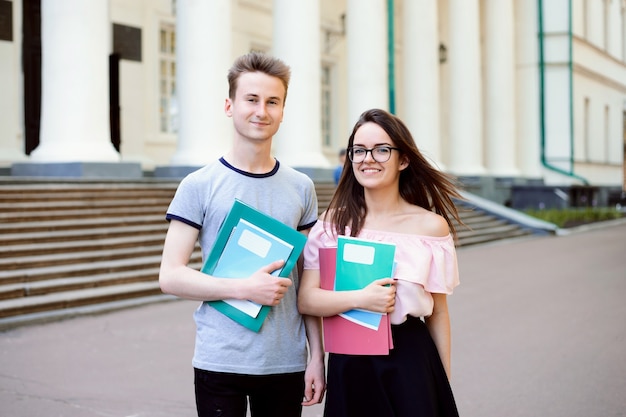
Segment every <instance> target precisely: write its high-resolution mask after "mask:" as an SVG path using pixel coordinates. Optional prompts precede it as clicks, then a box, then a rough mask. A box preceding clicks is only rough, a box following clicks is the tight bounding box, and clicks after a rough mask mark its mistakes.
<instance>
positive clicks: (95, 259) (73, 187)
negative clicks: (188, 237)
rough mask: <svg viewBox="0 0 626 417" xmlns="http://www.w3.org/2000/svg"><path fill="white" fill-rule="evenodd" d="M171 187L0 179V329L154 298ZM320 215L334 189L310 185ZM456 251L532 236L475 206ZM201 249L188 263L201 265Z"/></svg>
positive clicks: (145, 183)
mask: <svg viewBox="0 0 626 417" xmlns="http://www.w3.org/2000/svg"><path fill="white" fill-rule="evenodd" d="M177 185H178V181H150V180H145V181H137V182H122V181H111V182H106V181H98V182H89V181H77V182H63V183H57V182H54V183H52V182H39V183H35V182H9V181H5V182H4V183H0V329H2V328H8V327H13V326H16V325H19V324H21V323H25V322H32V321H41V320H46V319H48V320H49V319H52V318H56V317H65V316H68V315H73V314H84V313H86V312H90V311H101V310H103V309H107V308H120V306H125V305H133V304H138V303H145V302H149V301H161V300H163V299H167V298H171V297H169V296H165V295H163V294H162V292H161V290H160V288H159V285H158V271H159V264H160V261H161V252H162V248H163V241H164V238H165V233H166V230H167V222H166V221H165V211H166V209H167V206H168V204H169V202H170V200H171V199H172V197H173V195H174V192H175V190H176V186H177ZM316 188H317V193H318V199H319V207H320V212H321V211H322V210H324V209H325V208H326V207H327V205H328V203H329V201H330V198H331V196H332V194H333V192H334V188H335V187H334V184H332V183H318V184H316ZM461 210H462V212H461V215H462V218H463V221H464V223H466V225H467V226H469V228H470V229H466V228H461V229H460V230H459V242H458V245H459V246H467V245H473V244H478V243H484V242H489V241H493V240H496V239H504V238H511V237H518V236H523V235H528V234H530V232H529V231H527V230H524V229H521V228H520V227H518V226H516V225H512V224H509V223H507V222H506V221H503V220H499V219H496V218H495V217H492V216H489V215H487V214H485V213H483V212H479V211H476V210H463V209H461ZM201 262H202V260H201V254H200V250H199V247H196V251H195V252H194V254H193V257H192V259H191V261H190V266H191V267H193V268H198V269H199V268H200V266H201Z"/></svg>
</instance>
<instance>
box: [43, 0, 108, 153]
mask: <svg viewBox="0 0 626 417" xmlns="http://www.w3.org/2000/svg"><path fill="white" fill-rule="evenodd" d="M41 43H42V44H41V67H42V74H41V133H40V139H39V140H40V143H39V146H38V147H37V149H35V150H34V151H33V152H32V153H31V157H32V160H33V161H36V162H116V161H119V154H118V153H117V152H116V151H115V148H114V147H113V145H112V144H111V133H110V126H109V54H110V52H111V22H110V20H109V2H108V0H92V1H89V2H86V1H83V0H42V2H41Z"/></svg>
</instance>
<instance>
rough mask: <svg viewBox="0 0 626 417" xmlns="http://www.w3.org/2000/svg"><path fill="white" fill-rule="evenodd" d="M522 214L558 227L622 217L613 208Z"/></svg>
mask: <svg viewBox="0 0 626 417" xmlns="http://www.w3.org/2000/svg"><path fill="white" fill-rule="evenodd" d="M524 213H526V214H528V215H529V216H532V217H536V218H538V219H541V220H544V221H547V222H550V223H554V224H556V225H557V226H558V227H573V226H578V225H581V224H587V223H594V222H601V221H605V220H613V219H619V218H621V217H623V216H624V214H623V213H622V212H621V211H619V210H616V209H614V208H593V207H585V208H570V209H545V210H534V209H529V210H524Z"/></svg>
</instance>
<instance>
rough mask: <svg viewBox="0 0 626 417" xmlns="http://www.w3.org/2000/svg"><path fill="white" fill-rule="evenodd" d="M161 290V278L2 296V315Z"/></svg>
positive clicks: (0, 314)
mask: <svg viewBox="0 0 626 417" xmlns="http://www.w3.org/2000/svg"><path fill="white" fill-rule="evenodd" d="M158 294H162V292H161V289H160V288H159V283H158V281H147V282H133V283H127V284H121V285H110V286H104V287H95V288H85V289H80V290H73V291H62V292H55V293H50V294H44V295H39V296H36V297H21V298H12V299H7V300H0V318H6V317H12V316H19V315H26V314H33V313H41V312H45V311H53V310H62V309H70V308H74V307H80V306H86V305H94V304H99V303H109V302H113V301H118V300H126V299H130V298H138V297H146V296H150V295H158Z"/></svg>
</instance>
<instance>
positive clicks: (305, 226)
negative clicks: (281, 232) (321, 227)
mask: <svg viewBox="0 0 626 417" xmlns="http://www.w3.org/2000/svg"><path fill="white" fill-rule="evenodd" d="M315 223H317V220H315V221H314V222H311V223H309V224H305V225H304V226H298V232H301V231H303V230H307V229H310V228H311V227H313V226H315Z"/></svg>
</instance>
